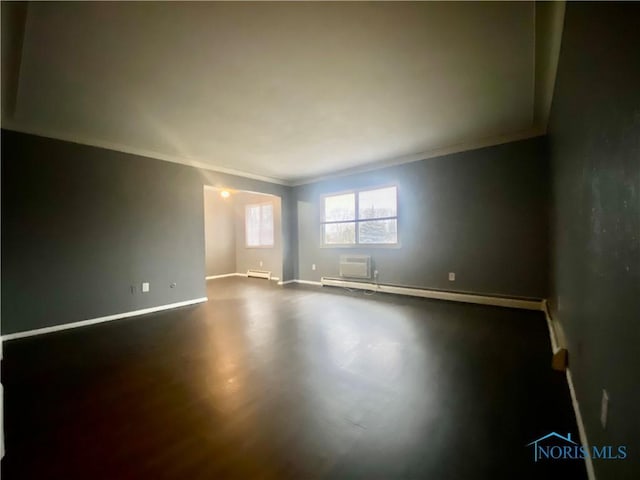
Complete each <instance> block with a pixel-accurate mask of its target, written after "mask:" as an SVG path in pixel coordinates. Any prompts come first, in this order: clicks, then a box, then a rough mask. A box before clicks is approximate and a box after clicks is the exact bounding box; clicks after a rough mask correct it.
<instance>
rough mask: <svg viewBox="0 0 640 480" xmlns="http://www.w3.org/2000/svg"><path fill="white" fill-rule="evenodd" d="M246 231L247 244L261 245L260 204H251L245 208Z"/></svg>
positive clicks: (251, 245) (250, 245) (252, 245)
mask: <svg viewBox="0 0 640 480" xmlns="http://www.w3.org/2000/svg"><path fill="white" fill-rule="evenodd" d="M245 214H246V218H245V231H246V236H247V246H249V247H257V246H259V245H260V206H259V205H249V206H247V208H246V210H245Z"/></svg>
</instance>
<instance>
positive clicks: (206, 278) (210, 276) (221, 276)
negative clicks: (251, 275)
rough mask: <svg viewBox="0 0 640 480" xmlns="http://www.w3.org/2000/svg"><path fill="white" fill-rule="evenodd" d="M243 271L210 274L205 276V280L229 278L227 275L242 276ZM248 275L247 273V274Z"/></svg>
mask: <svg viewBox="0 0 640 480" xmlns="http://www.w3.org/2000/svg"><path fill="white" fill-rule="evenodd" d="M241 275H242V274H241V273H224V274H222V275H209V276H208V277H204V279H205V280H215V279H216V278H227V277H238V276H241ZM245 277H246V275H245Z"/></svg>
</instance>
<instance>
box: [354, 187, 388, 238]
mask: <svg viewBox="0 0 640 480" xmlns="http://www.w3.org/2000/svg"><path fill="white" fill-rule="evenodd" d="M396 202H397V196H396V187H389V188H379V189H377V190H367V191H365V192H360V193H359V194H358V210H359V211H358V218H381V217H397V216H398V208H397V205H396ZM361 241H362V240H361ZM363 243H364V242H363ZM371 243H373V242H371ZM375 243H378V242H375Z"/></svg>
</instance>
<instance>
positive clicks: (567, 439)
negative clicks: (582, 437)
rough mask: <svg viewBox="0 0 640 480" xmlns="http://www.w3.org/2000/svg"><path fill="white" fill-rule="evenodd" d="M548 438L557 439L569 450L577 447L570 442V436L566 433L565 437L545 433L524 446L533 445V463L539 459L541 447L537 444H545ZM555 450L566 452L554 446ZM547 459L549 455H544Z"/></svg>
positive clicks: (554, 433) (574, 443)
mask: <svg viewBox="0 0 640 480" xmlns="http://www.w3.org/2000/svg"><path fill="white" fill-rule="evenodd" d="M550 438H554V439H559V440H560V441H561V443H563V445H564V446H567V447H569V449H571V447H572V446H574V445H575V446H577V445H578V444H577V443H576V442H574V441H573V440H571V434H570V433H567V436H566V437H563V436H562V435H560V434H559V433H556V432H551V433H547V434H546V435H544V436H542V437H540V438H538V439H536V440H534V441H533V442H530V443H528V444H527V445H526V446H527V447H530V446H532V445H533V451H534V454H533V459H534V461H536V462H537V461H538V460H539V459H540V454H539V452H540V451H541V447H539V446H538V444H539V443H542V442H545V440H548V439H550ZM554 446H555V447H557V448H560V449H561V451H563V450H564V451H566V450H565V449H563V448H562V447H559V446H557V445H554ZM545 456H546V457H547V458H548V457H549V455H545Z"/></svg>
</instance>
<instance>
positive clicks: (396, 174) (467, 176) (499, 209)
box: [294, 138, 549, 297]
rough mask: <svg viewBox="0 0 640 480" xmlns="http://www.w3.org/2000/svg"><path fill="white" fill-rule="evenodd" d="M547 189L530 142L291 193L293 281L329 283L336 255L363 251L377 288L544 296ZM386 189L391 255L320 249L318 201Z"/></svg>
mask: <svg viewBox="0 0 640 480" xmlns="http://www.w3.org/2000/svg"><path fill="white" fill-rule="evenodd" d="M548 181H549V179H548V169H547V162H546V151H545V142H544V139H543V138H535V139H531V140H525V141H520V142H514V143H509V144H504V145H499V146H495V147H489V148H483V149H479V150H474V151H469V152H463V153H458V154H453V155H448V156H444V157H439V158H432V159H427V160H423V161H419V162H414V163H409V164H405V165H400V166H396V167H389V168H384V169H380V170H375V171H372V172H368V173H362V174H356V175H349V176H345V177H340V178H337V179H333V180H327V181H323V182H318V183H313V184H308V185H303V186H299V187H296V188H295V189H294V192H295V195H296V208H297V219H298V231H297V236H298V249H299V254H298V258H299V265H298V268H299V272H298V275H299V278H301V279H304V280H314V281H318V280H320V278H321V277H322V276H337V275H338V258H339V256H340V255H341V254H344V253H365V254H370V255H372V257H373V260H374V262H375V268H376V269H377V270H378V271H379V281H380V283H388V284H399V285H408V286H415V287H424V288H436V289H447V290H457V291H466V292H476V293H489V294H502V295H511V296H524V297H545V296H546V293H547V260H548V259H547V244H548V230H547V208H548V207H547V203H546V202H547V197H548V188H547V186H548ZM389 184H397V185H398V196H399V238H400V242H401V247H400V248H381V247H378V248H322V247H321V245H320V244H321V239H320V210H319V206H320V196H321V195H322V194H325V193H332V192H340V191H343V190H348V189H351V188H361V187H375V186H380V185H389ZM313 263H315V264H316V265H317V270H316V271H312V269H311V265H312V264H313ZM448 272H455V273H456V281H455V282H449V281H448Z"/></svg>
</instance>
